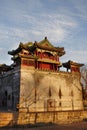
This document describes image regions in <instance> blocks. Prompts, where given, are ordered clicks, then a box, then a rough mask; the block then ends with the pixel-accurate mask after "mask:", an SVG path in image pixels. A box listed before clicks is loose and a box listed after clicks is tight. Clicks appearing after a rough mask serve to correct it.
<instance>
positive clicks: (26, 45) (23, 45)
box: [8, 37, 65, 56]
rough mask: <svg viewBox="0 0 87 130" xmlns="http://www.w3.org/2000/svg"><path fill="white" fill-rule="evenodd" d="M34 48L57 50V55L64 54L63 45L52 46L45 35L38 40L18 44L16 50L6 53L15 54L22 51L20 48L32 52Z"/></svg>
mask: <svg viewBox="0 0 87 130" xmlns="http://www.w3.org/2000/svg"><path fill="white" fill-rule="evenodd" d="M36 48H39V49H42V50H48V51H53V52H57V53H58V55H59V56H62V55H64V54H65V51H64V47H54V46H53V45H52V44H51V43H50V42H49V40H48V39H47V37H45V39H44V40H42V41H40V42H36V41H35V42H34V43H32V42H28V43H21V42H20V44H19V47H18V48H17V49H16V50H12V51H8V54H10V55H15V54H17V53H19V52H21V51H22V49H25V50H28V51H30V52H34V51H35V50H36Z"/></svg>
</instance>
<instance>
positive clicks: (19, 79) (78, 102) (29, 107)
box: [0, 37, 83, 112]
mask: <svg viewBox="0 0 87 130" xmlns="http://www.w3.org/2000/svg"><path fill="white" fill-rule="evenodd" d="M8 54H10V55H11V56H12V58H11V59H12V60H13V64H12V65H10V66H7V65H5V64H1V65H0V89H1V91H0V93H1V94H0V95H1V98H0V106H1V107H2V106H4V107H7V108H9V109H10V108H11V109H15V110H16V109H17V108H18V109H19V111H28V112H31V111H32V112H36V111H65V110H83V99H82V86H81V84H80V67H81V66H83V64H79V63H76V62H73V61H68V62H66V63H61V62H60V57H61V56H63V55H64V54H65V51H64V48H63V47H54V46H53V45H52V44H51V43H50V42H49V40H48V39H47V37H45V38H44V40H42V41H40V42H36V41H35V42H34V43H32V42H28V43H25V44H23V43H20V44H19V46H18V48H17V49H16V50H12V51H8ZM62 66H63V67H65V68H66V70H67V71H66V72H63V71H60V68H61V67H62ZM68 70H69V71H68Z"/></svg>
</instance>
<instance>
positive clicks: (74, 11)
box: [0, 0, 87, 62]
mask: <svg viewBox="0 0 87 130" xmlns="http://www.w3.org/2000/svg"><path fill="white" fill-rule="evenodd" d="M86 7H87V2H86V0H67V1H66V2H64V0H61V1H60V0H44V1H42V0H37V2H36V0H27V1H26V2H25V0H21V1H20V0H15V1H14V0H9V1H8V0H1V4H0V16H1V17H0V47H1V48H3V50H4V49H6V50H5V51H8V50H10V49H14V48H16V47H17V46H18V44H19V42H20V41H21V42H28V41H32V42H34V41H40V40H42V39H43V38H44V37H45V36H47V37H48V39H49V40H50V41H51V42H52V43H53V44H54V45H55V46H64V47H65V48H68V50H70V49H72V51H73V52H72V53H70V54H69V53H68V54H66V56H67V57H68V58H70V56H71V58H72V59H73V57H74V54H75V56H78V57H80V58H78V59H79V60H80V59H81V60H82V61H85V60H86V61H87V59H86V58H85V57H84V58H82V57H83V55H85V53H86V52H83V53H81V54H82V57H81V54H80V53H79V52H78V53H76V52H75V50H76V49H75V50H74V48H75V46H76V43H77V46H78V47H77V49H80V51H81V48H79V46H81V45H82V43H84V47H85V48H86V47H87V46H86V45H85V43H86V42H85V41H87V39H86V36H84V38H82V37H83V35H84V30H85V26H84V24H83V23H85V22H86V21H87V14H86V12H87V9H86ZM85 33H86V31H85ZM80 34H81V35H80ZM78 51H79V50H78ZM5 57H8V56H7V55H5ZM2 58H3V59H2ZM2 58H1V59H2V60H3V61H4V59H5V58H4V56H3V57H2ZM78 59H77V60H78ZM2 60H0V62H1V61H2ZM6 62H8V61H6Z"/></svg>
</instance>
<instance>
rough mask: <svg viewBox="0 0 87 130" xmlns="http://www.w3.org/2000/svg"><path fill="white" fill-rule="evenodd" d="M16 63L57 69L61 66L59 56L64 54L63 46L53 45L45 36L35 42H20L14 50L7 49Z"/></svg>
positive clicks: (52, 69)
mask: <svg viewBox="0 0 87 130" xmlns="http://www.w3.org/2000/svg"><path fill="white" fill-rule="evenodd" d="M8 54H10V55H13V57H12V60H13V61H14V63H15V64H16V65H19V64H21V65H25V66H30V67H34V68H35V69H41V70H51V71H57V70H58V68H59V67H61V65H62V64H61V62H60V61H59V57H60V56H62V55H64V54H65V51H64V48H63V47H61V48H60V47H54V46H53V45H52V44H51V43H50V42H49V41H48V39H47V37H45V39H44V40H42V41H41V42H39V43H37V42H35V43H32V42H29V43H26V44H23V43H20V44H19V47H18V48H17V49H16V50H13V51H9V52H8Z"/></svg>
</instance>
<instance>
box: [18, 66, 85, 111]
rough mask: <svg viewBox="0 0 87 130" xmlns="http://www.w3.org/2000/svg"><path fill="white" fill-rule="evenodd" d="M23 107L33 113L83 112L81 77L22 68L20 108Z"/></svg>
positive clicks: (72, 74)
mask: <svg viewBox="0 0 87 130" xmlns="http://www.w3.org/2000/svg"><path fill="white" fill-rule="evenodd" d="M49 93H50V94H49ZM49 102H51V103H49ZM48 103H49V104H48ZM23 107H25V108H27V111H32V112H34V111H50V110H51V111H59V110H60V111H61V110H62V111H63V110H83V101H82V87H81V85H80V75H79V74H78V73H67V72H49V71H40V70H34V69H33V68H29V67H25V66H22V67H21V83H20V108H21V109H22V108H23Z"/></svg>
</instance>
